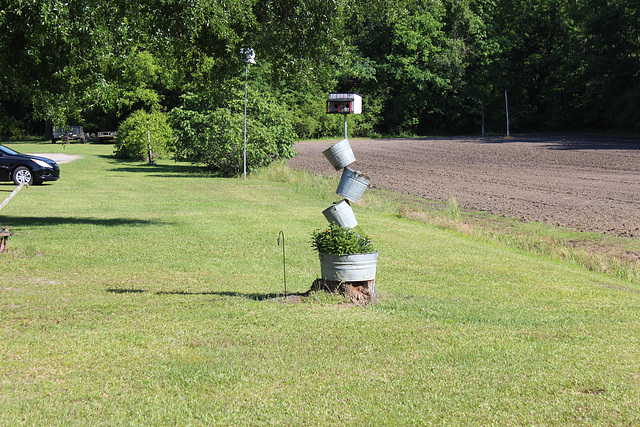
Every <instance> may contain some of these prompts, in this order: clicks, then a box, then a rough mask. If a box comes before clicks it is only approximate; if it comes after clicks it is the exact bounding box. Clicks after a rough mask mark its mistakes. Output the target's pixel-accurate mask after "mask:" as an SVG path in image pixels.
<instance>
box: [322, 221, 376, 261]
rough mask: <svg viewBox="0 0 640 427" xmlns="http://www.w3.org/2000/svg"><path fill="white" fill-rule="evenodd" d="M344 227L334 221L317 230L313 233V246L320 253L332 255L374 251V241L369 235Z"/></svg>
mask: <svg viewBox="0 0 640 427" xmlns="http://www.w3.org/2000/svg"><path fill="white" fill-rule="evenodd" d="M357 230H358V231H360V233H357V232H356V231H354V230H350V229H348V228H344V227H342V226H340V225H338V224H337V223H335V222H333V223H331V224H330V225H329V227H327V228H326V229H324V230H315V231H314V232H313V233H312V235H311V247H313V248H314V249H315V250H317V251H318V252H319V253H323V254H330V255H351V254H360V253H367V252H374V251H375V248H374V246H373V242H372V241H371V240H370V239H369V237H368V236H367V235H366V234H364V233H362V231H361V230H360V227H357Z"/></svg>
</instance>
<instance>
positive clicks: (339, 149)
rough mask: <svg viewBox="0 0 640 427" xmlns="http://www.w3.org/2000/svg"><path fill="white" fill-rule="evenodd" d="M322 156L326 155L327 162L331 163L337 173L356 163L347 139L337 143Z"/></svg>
mask: <svg viewBox="0 0 640 427" xmlns="http://www.w3.org/2000/svg"><path fill="white" fill-rule="evenodd" d="M322 154H324V156H325V157H326V158H327V160H329V163H331V165H332V166H333V167H334V168H335V170H337V171H338V170H340V169H342V168H344V167H346V166H349V165H350V164H351V163H354V162H355V161H356V157H355V156H354V155H353V151H352V150H351V145H350V144H349V140H348V139H347V138H345V139H343V140H342V141H340V142H336V143H335V144H333V145H332V146H331V147H329V148H327V149H326V150H324V151H323V152H322Z"/></svg>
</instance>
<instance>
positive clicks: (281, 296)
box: [106, 288, 309, 301]
mask: <svg viewBox="0 0 640 427" xmlns="http://www.w3.org/2000/svg"><path fill="white" fill-rule="evenodd" d="M106 291H107V292H108V293H110V294H141V293H144V292H147V291H145V290H143V289H124V288H109V289H107V290H106ZM155 294H156V295H181V296H185V295H208V296H218V297H234V298H245V299H248V300H252V301H268V300H275V299H284V298H285V295H284V293H268V294H258V293H253V294H248V293H243V292H184V291H160V292H156V293H155ZM307 296H309V292H304V293H300V292H287V295H286V298H303V297H307Z"/></svg>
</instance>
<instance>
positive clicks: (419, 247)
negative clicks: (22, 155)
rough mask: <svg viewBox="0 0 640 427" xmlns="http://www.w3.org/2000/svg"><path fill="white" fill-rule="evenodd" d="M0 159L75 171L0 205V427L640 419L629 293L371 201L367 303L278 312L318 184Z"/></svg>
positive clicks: (293, 303)
mask: <svg viewBox="0 0 640 427" xmlns="http://www.w3.org/2000/svg"><path fill="white" fill-rule="evenodd" d="M8 145H10V146H11V147H12V148H15V149H17V150H18V151H22V152H30V153H36V152H42V153H51V152H61V153H62V152H64V153H65V154H74V155H80V156H82V158H81V159H79V160H76V161H74V162H71V163H65V164H61V169H62V177H61V179H60V181H58V182H55V183H52V184H45V185H42V186H33V187H30V188H23V189H22V190H21V192H20V193H19V194H18V195H17V196H16V197H14V198H13V199H12V200H11V201H10V202H9V203H8V204H7V205H6V206H5V207H4V209H3V210H2V211H0V225H6V226H9V227H10V228H11V232H12V233H13V236H12V237H10V239H9V242H8V243H9V245H8V246H9V250H8V252H4V253H2V254H0V337H1V339H0V358H1V363H0V424H1V425H30V426H31V425H65V426H70V425H83V426H84V425H230V424H235V425H358V426H361V425H371V426H379V425H429V424H436V425H496V426H503V425H562V426H564V425H616V426H619V425H628V426H632V425H638V424H640V285H639V284H638V283H637V281H632V280H625V279H624V278H620V277H617V276H613V275H605V274H602V273H595V272H589V271H587V270H586V269H584V268H582V267H579V266H576V265H573V264H570V263H566V262H561V261H558V260H553V259H551V258H550V257H546V256H540V255H536V254H532V253H530V252H525V251H523V250H521V249H519V248H517V247H509V246H508V245H504V244H501V243H500V242H498V241H494V242H491V241H487V240H482V239H478V238H474V237H473V236H467V235H464V234H461V233H458V232H455V231H451V230H447V229H444V228H442V227H437V226H433V225H429V224H425V223H423V222H419V221H414V220H410V219H407V218H405V217H403V216H401V215H398V214H397V213H394V212H393V210H391V209H386V208H385V206H384V201H381V199H370V200H368V201H367V200H364V202H363V203H362V204H358V205H356V206H354V211H355V214H356V216H357V217H358V221H359V222H360V224H361V225H363V227H364V228H365V229H366V231H367V233H368V234H369V235H370V236H371V237H372V238H373V239H374V241H375V243H376V246H377V248H378V249H379V250H380V260H379V263H378V274H377V280H376V287H377V290H378V293H379V302H378V303H377V304H375V305H371V306H366V307H360V306H353V305H350V304H346V303H345V301H344V300H343V299H342V298H341V297H339V296H330V295H325V294H312V295H311V296H309V297H297V298H287V299H285V298H284V297H283V292H284V289H283V260H282V246H279V245H278V243H277V239H278V235H279V232H280V231H283V232H284V234H285V245H286V246H285V250H286V274H287V276H286V283H287V290H288V291H289V292H290V293H291V292H294V293H296V292H297V293H302V292H305V291H307V290H308V289H309V288H310V287H311V283H312V282H313V280H314V279H315V278H316V277H317V276H318V275H319V272H320V266H319V261H318V258H317V255H316V254H315V253H314V252H313V251H312V249H311V247H310V244H309V239H310V235H311V232H312V231H313V230H314V229H317V228H321V227H324V226H325V224H326V220H325V219H324V217H323V215H322V213H321V212H322V210H323V209H325V208H326V207H328V206H329V205H330V204H331V202H332V201H337V200H339V198H338V196H336V195H335V194H332V192H333V189H335V184H336V183H337V181H333V180H327V179H320V178H318V177H313V176H309V175H298V176H297V178H296V179H295V180H289V179H286V178H283V179H273V178H268V177H270V176H272V175H270V174H269V173H259V174H256V175H254V176H250V178H249V179H248V180H246V181H244V180H242V179H221V178H215V177H210V176H206V175H205V174H203V173H201V172H199V171H198V170H197V169H196V168H194V167H192V166H191V165H189V164H187V163H175V162H173V161H170V160H161V161H159V162H158V165H157V166H155V167H150V166H147V165H146V164H144V163H141V162H121V161H117V160H115V159H113V158H112V157H111V153H112V150H113V148H112V146H110V145H80V144H72V145H68V146H67V147H66V148H64V147H63V146H62V145H52V144H33V143H31V144H27V143H19V144H18V143H13V144H11V143H8ZM319 161H323V159H319ZM274 175H275V174H274ZM281 175H282V174H281ZM13 189H14V186H13V184H10V183H0V201H1V200H4V198H5V197H6V196H8V195H9V193H10V192H11V191H12V190H13Z"/></svg>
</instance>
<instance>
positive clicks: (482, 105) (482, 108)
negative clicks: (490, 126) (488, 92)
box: [482, 99, 484, 137]
mask: <svg viewBox="0 0 640 427" xmlns="http://www.w3.org/2000/svg"><path fill="white" fill-rule="evenodd" d="M482 136H483V137H484V99H483V100H482Z"/></svg>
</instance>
